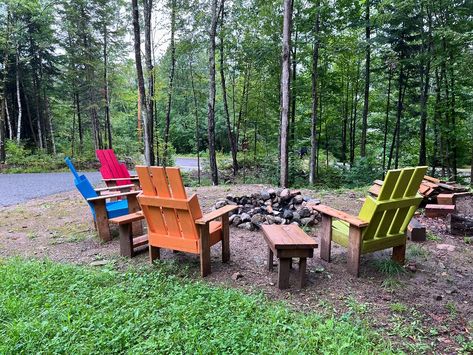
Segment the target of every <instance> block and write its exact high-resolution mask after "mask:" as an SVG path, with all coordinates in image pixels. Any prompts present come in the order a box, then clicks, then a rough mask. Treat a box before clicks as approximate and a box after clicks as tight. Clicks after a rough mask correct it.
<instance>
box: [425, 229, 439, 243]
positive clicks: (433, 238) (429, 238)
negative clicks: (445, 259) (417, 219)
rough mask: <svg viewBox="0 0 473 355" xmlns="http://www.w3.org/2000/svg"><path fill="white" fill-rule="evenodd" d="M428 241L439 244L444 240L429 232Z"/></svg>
mask: <svg viewBox="0 0 473 355" xmlns="http://www.w3.org/2000/svg"><path fill="white" fill-rule="evenodd" d="M427 240H431V241H433V242H439V241H441V240H442V238H440V237H439V236H438V235H436V234H434V233H432V232H430V231H428V232H427Z"/></svg>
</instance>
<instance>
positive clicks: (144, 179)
mask: <svg viewBox="0 0 473 355" xmlns="http://www.w3.org/2000/svg"><path fill="white" fill-rule="evenodd" d="M148 169H149V168H148V167H147V166H144V165H137V166H136V173H137V174H138V178H139V179H140V185H141V190H142V191H143V195H145V196H156V189H155V188H154V184H153V181H152V180H151V176H150V173H149V171H148Z"/></svg>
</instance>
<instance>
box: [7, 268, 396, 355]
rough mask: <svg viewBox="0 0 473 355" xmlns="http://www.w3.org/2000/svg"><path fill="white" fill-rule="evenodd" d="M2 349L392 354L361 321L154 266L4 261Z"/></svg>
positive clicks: (72, 351) (18, 351)
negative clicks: (98, 266) (308, 311)
mask: <svg viewBox="0 0 473 355" xmlns="http://www.w3.org/2000/svg"><path fill="white" fill-rule="evenodd" d="M0 324H1V326H0V353H2V354H10V353H70V354H84V353H87V354H91V353H92V354H103V353H107V354H109V353H314V352H316V353H389V352H391V347H390V344H389V343H386V342H384V341H383V340H382V338H380V336H379V335H378V334H376V333H374V332H372V331H370V330H368V329H367V328H366V327H365V326H364V325H362V323H361V322H360V321H357V320H355V319H351V318H349V319H339V318H335V317H322V316H319V315H316V314H307V315H306V314H302V313H299V312H296V311H292V310H290V309H288V308H287V307H286V306H285V305H284V304H281V303H273V302H269V301H267V300H266V299H265V298H264V297H263V296H261V295H245V294H243V293H242V292H240V291H237V290H232V289H224V288H221V287H212V286H208V285H206V284H204V283H203V282H193V281H189V280H186V279H182V278H179V277H178V276H173V275H169V274H168V273H167V272H165V271H163V270H162V269H159V268H158V269H156V268H154V269H153V271H152V272H150V269H149V267H143V268H140V269H132V270H130V271H128V272H126V273H119V272H117V271H114V270H111V269H110V268H108V269H107V268H103V269H98V270H97V269H91V268H87V267H80V266H71V265H62V264H56V263H53V262H49V261H46V262H41V261H26V260H22V259H9V260H6V261H3V262H1V261H0Z"/></svg>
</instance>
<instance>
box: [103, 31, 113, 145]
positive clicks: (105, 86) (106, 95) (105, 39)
mask: <svg viewBox="0 0 473 355" xmlns="http://www.w3.org/2000/svg"><path fill="white" fill-rule="evenodd" d="M107 46H108V29H107V26H106V25H104V29H103V92H104V99H105V125H106V130H107V136H108V149H112V147H113V146H112V124H111V122H110V98H109V93H108V47H107Z"/></svg>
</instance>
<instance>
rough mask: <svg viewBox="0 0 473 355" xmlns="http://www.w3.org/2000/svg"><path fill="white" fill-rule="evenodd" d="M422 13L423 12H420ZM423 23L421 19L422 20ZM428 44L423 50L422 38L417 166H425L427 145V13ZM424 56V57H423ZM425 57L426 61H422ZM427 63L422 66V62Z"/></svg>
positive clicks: (428, 51) (428, 72)
mask: <svg viewBox="0 0 473 355" xmlns="http://www.w3.org/2000/svg"><path fill="white" fill-rule="evenodd" d="M421 6H422V5H421ZM422 12H423V11H422ZM422 22H423V19H422ZM428 26H429V27H428V28H429V30H428V31H429V33H428V44H427V49H425V40H424V38H422V42H423V43H422V52H421V55H422V60H421V64H420V90H421V93H420V149H419V165H426V164H427V143H426V136H427V134H426V130H427V101H428V97H429V85H430V84H429V79H430V62H431V60H430V56H431V54H430V52H431V47H432V35H431V33H432V16H431V14H430V13H429V18H428ZM421 31H422V37H424V30H423V23H422V26H421ZM425 54H426V55H425ZM425 57H426V59H424V58H425ZM425 60H427V63H425V65H424V61H425Z"/></svg>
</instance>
